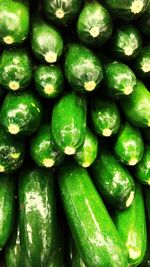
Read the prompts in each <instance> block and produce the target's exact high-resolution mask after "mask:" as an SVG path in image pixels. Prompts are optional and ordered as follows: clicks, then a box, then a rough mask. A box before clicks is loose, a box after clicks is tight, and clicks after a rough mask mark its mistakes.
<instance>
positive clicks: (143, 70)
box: [134, 46, 150, 79]
mask: <svg viewBox="0 0 150 267" xmlns="http://www.w3.org/2000/svg"><path fill="white" fill-rule="evenodd" d="M134 68H135V71H136V72H137V75H139V77H141V78H143V79H144V78H150V46H145V47H143V48H142V50H141V52H140V54H139V55H138V57H137V58H136V61H135V66H134Z"/></svg>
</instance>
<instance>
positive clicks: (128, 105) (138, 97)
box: [120, 81, 150, 128]
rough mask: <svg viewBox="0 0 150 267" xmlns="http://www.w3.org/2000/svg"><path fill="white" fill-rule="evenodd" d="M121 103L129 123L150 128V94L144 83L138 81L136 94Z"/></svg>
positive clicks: (135, 88) (135, 89)
mask: <svg viewBox="0 0 150 267" xmlns="http://www.w3.org/2000/svg"><path fill="white" fill-rule="evenodd" d="M120 103H121V107H122V109H123V112H124V113H125V115H126V117H127V120H128V121H129V122H131V123H132V124H133V125H134V126H136V127H141V128H146V127H150V92H149V91H148V89H147V88H146V86H145V85H144V84H143V82H142V81H137V84H136V86H135V87H134V92H133V93H132V94H131V95H129V96H127V97H126V98H124V99H122V101H121V102H120Z"/></svg>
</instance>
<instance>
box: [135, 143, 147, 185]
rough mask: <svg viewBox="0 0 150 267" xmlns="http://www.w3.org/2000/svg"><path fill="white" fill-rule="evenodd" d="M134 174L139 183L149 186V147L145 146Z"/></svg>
mask: <svg viewBox="0 0 150 267" xmlns="http://www.w3.org/2000/svg"><path fill="white" fill-rule="evenodd" d="M134 172H135V176H136V177H137V179H138V181H139V183H141V184H145V185H150V145H148V144H145V148H144V154H143V157H142V159H141V161H140V162H139V163H138V164H137V165H136V166H135V169H134Z"/></svg>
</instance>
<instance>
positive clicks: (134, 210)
mask: <svg viewBox="0 0 150 267" xmlns="http://www.w3.org/2000/svg"><path fill="white" fill-rule="evenodd" d="M137 214H138V216H137ZM114 223H115V226H116V228H117V230H118V233H119V235H120V237H121V239H122V241H123V242H124V244H125V245H126V247H127V250H128V264H129V265H131V266H139V264H140V263H141V262H142V260H143V257H144V255H145V252H146V242H147V230H146V218H145V207H144V200H143V193H142V188H141V186H140V185H139V184H136V190H135V198H134V200H133V203H132V205H131V206H130V207H129V208H128V209H126V210H124V211H116V212H115V214H114Z"/></svg>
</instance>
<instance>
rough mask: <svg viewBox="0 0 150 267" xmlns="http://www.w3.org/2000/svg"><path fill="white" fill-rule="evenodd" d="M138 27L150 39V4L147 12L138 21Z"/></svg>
mask: <svg viewBox="0 0 150 267" xmlns="http://www.w3.org/2000/svg"><path fill="white" fill-rule="evenodd" d="M138 27H139V30H140V31H141V32H142V34H143V35H144V36H147V37H150V2H149V5H148V8H147V10H146V12H145V13H144V14H143V15H142V17H140V19H139V20H138Z"/></svg>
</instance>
